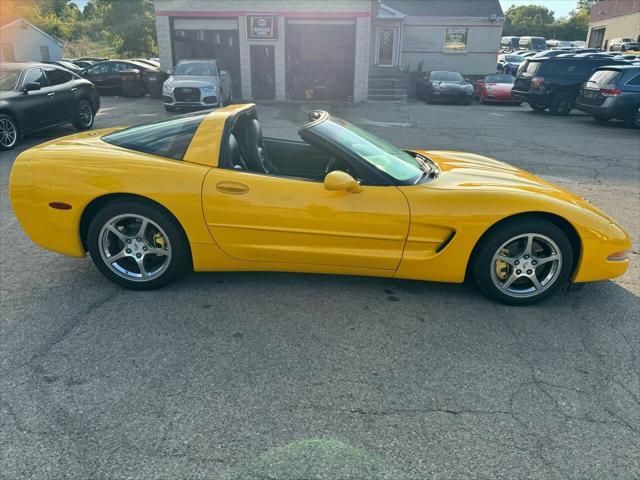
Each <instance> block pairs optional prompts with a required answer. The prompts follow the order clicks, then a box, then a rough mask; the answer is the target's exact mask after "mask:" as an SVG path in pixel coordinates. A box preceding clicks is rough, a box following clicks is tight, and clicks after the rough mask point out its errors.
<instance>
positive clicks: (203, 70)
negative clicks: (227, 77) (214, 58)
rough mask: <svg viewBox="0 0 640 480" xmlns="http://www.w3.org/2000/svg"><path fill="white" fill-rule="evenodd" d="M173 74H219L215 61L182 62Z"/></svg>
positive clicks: (211, 75) (201, 75)
mask: <svg viewBox="0 0 640 480" xmlns="http://www.w3.org/2000/svg"><path fill="white" fill-rule="evenodd" d="M173 74H174V75H188V76H195V77H215V76H216V75H217V72H216V64H215V63H213V62H181V63H179V64H178V66H177V67H176V69H175V71H174V72H173Z"/></svg>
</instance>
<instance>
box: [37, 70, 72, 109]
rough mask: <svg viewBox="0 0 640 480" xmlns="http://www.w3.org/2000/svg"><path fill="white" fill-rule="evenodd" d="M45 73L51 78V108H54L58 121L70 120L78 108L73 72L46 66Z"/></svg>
mask: <svg viewBox="0 0 640 480" xmlns="http://www.w3.org/2000/svg"><path fill="white" fill-rule="evenodd" d="M44 73H45V75H46V76H47V79H48V80H49V90H50V93H52V94H53V95H51V96H50V97H49V99H50V100H49V105H50V108H52V109H53V110H54V115H55V120H56V122H62V121H69V120H71V119H72V117H73V116H74V114H75V112H76V109H75V106H76V102H75V97H76V96H75V91H76V90H78V88H77V87H74V86H73V82H72V80H73V78H74V77H73V74H72V73H71V72H69V71H66V70H63V69H61V68H56V67H44Z"/></svg>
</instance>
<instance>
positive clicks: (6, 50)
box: [2, 43, 16, 62]
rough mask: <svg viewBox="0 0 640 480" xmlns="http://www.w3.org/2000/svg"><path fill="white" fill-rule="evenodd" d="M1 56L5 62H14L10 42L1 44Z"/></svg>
mask: <svg viewBox="0 0 640 480" xmlns="http://www.w3.org/2000/svg"><path fill="white" fill-rule="evenodd" d="M2 58H4V61H5V62H15V61H16V56H15V54H14V53H13V45H12V44H11V43H3V44H2Z"/></svg>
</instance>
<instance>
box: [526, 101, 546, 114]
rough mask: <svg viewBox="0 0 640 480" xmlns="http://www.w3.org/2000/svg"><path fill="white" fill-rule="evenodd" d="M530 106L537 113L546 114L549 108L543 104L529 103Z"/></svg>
mask: <svg viewBox="0 0 640 480" xmlns="http://www.w3.org/2000/svg"><path fill="white" fill-rule="evenodd" d="M529 106H530V107H531V109H532V110H535V111H536V112H544V111H545V110H546V109H547V106H546V105H543V104H542V103H535V102H529Z"/></svg>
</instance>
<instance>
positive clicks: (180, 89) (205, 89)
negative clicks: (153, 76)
mask: <svg viewBox="0 0 640 480" xmlns="http://www.w3.org/2000/svg"><path fill="white" fill-rule="evenodd" d="M168 73H169V75H170V76H169V78H167V80H166V81H165V82H164V84H163V85H162V101H163V103H164V108H165V109H166V110H167V111H173V110H175V109H176V107H221V106H223V105H227V104H229V103H231V76H230V75H229V73H227V72H226V71H224V70H220V68H219V63H218V61H217V60H214V59H212V60H180V61H179V62H178V64H177V65H176V68H175V69H174V70H173V71H169V72H168Z"/></svg>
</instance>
